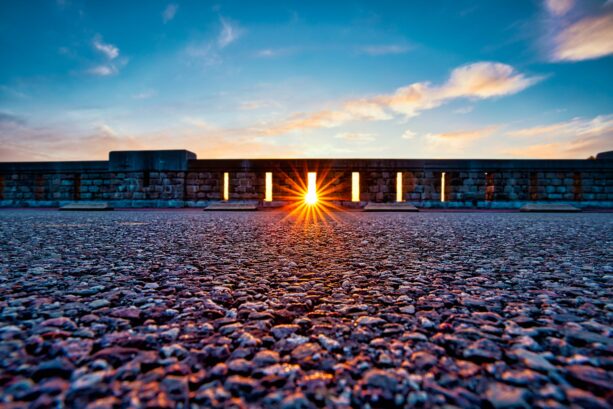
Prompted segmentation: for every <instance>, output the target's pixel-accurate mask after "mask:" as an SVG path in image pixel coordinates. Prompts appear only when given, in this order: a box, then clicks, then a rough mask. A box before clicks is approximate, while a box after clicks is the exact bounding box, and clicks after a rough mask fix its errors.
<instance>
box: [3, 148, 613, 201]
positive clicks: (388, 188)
mask: <svg viewBox="0 0 613 409" xmlns="http://www.w3.org/2000/svg"><path fill="white" fill-rule="evenodd" d="M309 171H311V172H317V174H318V182H319V183H321V184H324V185H326V184H328V183H329V184H330V190H331V191H332V193H330V195H329V196H330V197H331V198H333V199H334V200H337V201H339V202H348V201H351V174H352V172H359V173H360V199H361V201H363V202H393V201H396V182H397V181H396V177H397V176H396V175H397V172H402V198H403V200H404V201H407V202H410V203H413V204H415V205H417V206H422V207H482V208H489V207H494V208H505V207H506V208H514V207H518V206H521V205H522V204H524V203H527V202H560V203H571V204H574V205H576V206H580V207H583V208H589V207H594V208H613V160H611V159H610V158H606V157H605V158H602V159H600V158H599V159H596V160H416V159H399V160H393V159H258V160H208V159H205V160H198V159H196V155H195V154H193V153H191V152H188V151H184V150H177V151H126V152H111V154H110V157H109V160H108V161H83V162H23V163H20V162H14V163H0V205H2V206H4V207H18V206H59V205H62V204H64V203H67V202H73V201H107V202H110V203H111V204H112V205H113V206H115V207H203V206H206V205H207V204H208V203H210V202H211V201H218V200H222V198H223V196H222V194H223V193H222V192H223V174H224V172H228V174H229V176H230V186H229V193H230V200H258V201H263V199H264V192H265V173H266V172H272V173H273V197H274V200H275V201H277V200H281V201H283V200H290V199H291V198H290V196H292V195H291V194H290V193H289V191H290V190H295V187H294V186H295V183H296V182H297V181H299V180H300V179H302V180H305V179H306V174H307V172H309ZM443 172H444V173H445V178H444V179H445V184H444V190H445V202H441V189H442V186H441V185H442V183H441V181H442V174H443Z"/></svg>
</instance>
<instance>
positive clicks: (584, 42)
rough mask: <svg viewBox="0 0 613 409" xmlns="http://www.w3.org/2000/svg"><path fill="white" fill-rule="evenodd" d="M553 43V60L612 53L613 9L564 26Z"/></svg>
mask: <svg viewBox="0 0 613 409" xmlns="http://www.w3.org/2000/svg"><path fill="white" fill-rule="evenodd" d="M554 43H555V45H554V46H555V48H554V51H553V55H552V57H553V60H554V61H582V60H591V59H595V58H600V57H605V56H607V55H610V54H613V10H612V9H609V10H608V11H607V12H606V13H605V14H603V15H598V16H591V17H585V18H583V19H581V20H579V21H577V22H575V23H573V24H571V25H569V26H567V27H565V28H564V29H563V30H562V31H561V32H560V33H558V34H557V35H556V37H555V39H554Z"/></svg>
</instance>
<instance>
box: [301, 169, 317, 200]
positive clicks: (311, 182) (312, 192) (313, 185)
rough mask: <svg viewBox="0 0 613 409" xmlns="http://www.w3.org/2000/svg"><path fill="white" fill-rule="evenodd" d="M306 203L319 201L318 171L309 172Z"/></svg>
mask: <svg viewBox="0 0 613 409" xmlns="http://www.w3.org/2000/svg"><path fill="white" fill-rule="evenodd" d="M304 201H305V202H306V204H309V205H314V204H315V203H317V173H316V172H309V173H308V174H307V191H306V195H305V196H304Z"/></svg>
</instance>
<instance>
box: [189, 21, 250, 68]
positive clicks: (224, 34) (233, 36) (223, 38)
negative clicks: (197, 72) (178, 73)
mask: <svg viewBox="0 0 613 409" xmlns="http://www.w3.org/2000/svg"><path fill="white" fill-rule="evenodd" d="M220 24H221V28H220V31H219V33H218V34H217V37H216V38H215V39H214V40H212V39H208V40H205V41H202V42H199V43H198V42H197V43H191V44H189V45H188V46H187V48H186V50H185V51H186V54H187V55H188V56H189V57H192V58H196V59H199V60H201V61H202V62H203V63H204V65H206V66H212V65H218V64H221V63H222V62H223V59H222V56H221V54H222V50H223V49H224V48H226V47H227V46H229V45H230V44H232V43H234V42H235V41H236V40H238V38H239V37H240V36H241V35H242V32H243V30H242V29H241V28H240V27H239V26H238V24H236V23H233V22H231V21H230V20H228V19H225V18H223V17H222V18H220Z"/></svg>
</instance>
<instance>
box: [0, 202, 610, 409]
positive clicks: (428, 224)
mask: <svg viewBox="0 0 613 409" xmlns="http://www.w3.org/2000/svg"><path fill="white" fill-rule="evenodd" d="M284 215H285V214H284V213H282V212H256V213H206V212H201V211H168V210H165V211H150V212H140V211H115V212H99V213H82V212H75V213H63V212H55V211H33V210H22V211H2V212H0V260H1V265H0V268H1V270H0V271H1V274H0V294H1V298H0V365H1V367H0V368H1V373H2V386H1V388H0V402H2V403H10V402H13V403H10V404H9V405H8V407H23V406H28V405H30V404H32V403H33V402H35V403H36V404H33V406H34V407H36V406H37V405H38V406H39V407H44V406H54V407H61V406H62V405H61V404H59V403H57V402H63V403H64V405H65V406H68V407H86V406H87V405H88V404H90V403H92V402H96V405H95V407H112V406H113V405H115V406H119V407H127V406H129V405H136V406H141V407H145V406H149V407H174V406H176V405H178V404H185V403H186V402H189V403H190V404H194V405H200V406H202V407H210V406H217V407H219V406H221V407H224V406H227V407H229V406H232V407H246V406H248V405H251V406H253V407H259V406H264V407H271V408H277V407H288V408H293V407H309V405H313V406H317V405H319V406H321V407H323V406H324V405H327V406H328V407H348V406H351V405H353V406H354V407H361V406H365V405H366V403H370V405H371V407H377V406H378V405H381V406H383V405H386V406H387V407H394V406H398V407H406V406H415V405H424V406H426V407H433V406H442V405H444V404H451V405H455V406H460V407H477V406H480V405H488V406H493V407H528V406H529V407H557V406H571V405H573V404H574V405H580V406H583V407H606V406H607V402H606V400H605V396H607V394H609V396H610V394H611V385H612V384H613V383H612V382H611V373H610V368H611V364H612V361H611V358H610V356H611V355H610V351H611V334H612V331H613V329H612V328H611V320H612V313H613V300H612V297H611V291H610V289H611V288H612V284H613V283H612V281H613V266H612V265H611V260H612V254H611V249H610V246H609V247H607V245H606V243H610V242H611V241H612V240H613V218H611V215H610V214H590V213H584V214H548V215H539V214H520V213H512V214H511V213H427V212H422V213H417V214H411V215H406V214H400V213H374V214H370V213H355V212H353V213H347V214H344V215H337V217H338V218H339V221H338V222H335V221H329V222H328V225H327V226H325V225H323V224H320V225H317V226H303V225H296V224H294V223H292V222H291V221H289V220H282V219H283V217H284ZM54 402H55V403H54Z"/></svg>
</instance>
